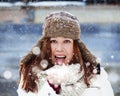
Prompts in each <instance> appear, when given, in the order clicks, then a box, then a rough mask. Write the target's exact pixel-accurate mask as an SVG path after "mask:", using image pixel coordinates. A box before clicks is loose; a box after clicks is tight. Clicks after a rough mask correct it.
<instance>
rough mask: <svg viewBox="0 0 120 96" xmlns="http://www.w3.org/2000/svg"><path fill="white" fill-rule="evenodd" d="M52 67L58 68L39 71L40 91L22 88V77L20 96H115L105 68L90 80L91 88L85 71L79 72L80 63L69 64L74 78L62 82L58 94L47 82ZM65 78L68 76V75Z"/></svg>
mask: <svg viewBox="0 0 120 96" xmlns="http://www.w3.org/2000/svg"><path fill="white" fill-rule="evenodd" d="M52 69H55V70H56V69H57V67H53V68H50V69H48V70H46V71H43V72H40V73H38V77H39V78H40V79H39V81H40V83H39V82H37V85H38V93H32V92H28V93H26V92H25V91H24V90H23V89H22V88H21V86H22V79H21V81H20V84H19V86H18V90H17V93H18V96H114V94H113V89H112V87H111V84H110V82H109V81H108V79H107V78H108V76H107V73H106V72H105V70H104V69H103V68H101V73H100V75H95V76H94V78H92V79H91V81H90V84H91V86H90V88H87V86H86V84H85V83H84V81H83V78H82V77H83V74H84V73H83V72H81V73H78V70H79V64H76V65H69V69H70V71H72V72H73V73H74V74H72V78H69V79H68V80H67V81H65V82H64V83H63V84H61V92H60V94H56V93H55V91H54V90H53V89H52V88H51V87H50V86H49V84H48V82H47V75H48V74H49V73H51V72H53V70H52ZM58 71H60V70H58ZM64 78H67V77H66V76H65V77H64Z"/></svg>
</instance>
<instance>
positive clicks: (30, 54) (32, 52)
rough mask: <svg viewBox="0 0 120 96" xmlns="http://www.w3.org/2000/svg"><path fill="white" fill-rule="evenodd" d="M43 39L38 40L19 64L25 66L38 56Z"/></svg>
mask: <svg viewBox="0 0 120 96" xmlns="http://www.w3.org/2000/svg"><path fill="white" fill-rule="evenodd" d="M42 41H43V38H40V39H39V40H38V41H37V43H36V44H35V45H34V46H33V47H32V49H31V50H30V51H29V52H28V53H27V54H26V55H25V56H24V57H23V58H22V59H21V61H20V62H21V64H27V63H28V62H29V61H30V60H31V59H33V58H35V57H36V56H37V55H39V54H40V50H41V44H42Z"/></svg>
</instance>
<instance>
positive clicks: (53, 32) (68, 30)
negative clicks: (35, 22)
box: [43, 12, 80, 40]
mask: <svg viewBox="0 0 120 96" xmlns="http://www.w3.org/2000/svg"><path fill="white" fill-rule="evenodd" d="M43 36H44V37H57V36H63V37H66V38H71V39H73V40H76V39H79V37H80V25H79V20H78V19H77V18H76V17H75V16H73V15H72V14H70V13H68V12H54V13H50V14H49V15H48V16H47V17H46V18H45V23H44V25H43Z"/></svg>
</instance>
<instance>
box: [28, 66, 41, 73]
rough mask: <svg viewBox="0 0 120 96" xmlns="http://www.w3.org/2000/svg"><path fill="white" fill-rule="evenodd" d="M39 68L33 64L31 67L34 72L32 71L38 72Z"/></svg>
mask: <svg viewBox="0 0 120 96" xmlns="http://www.w3.org/2000/svg"><path fill="white" fill-rule="evenodd" d="M40 71H41V70H40V69H39V68H38V67H37V66H34V67H33V68H32V72H34V73H40ZM29 75H30V73H29Z"/></svg>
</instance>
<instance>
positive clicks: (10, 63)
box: [0, 0, 120, 96]
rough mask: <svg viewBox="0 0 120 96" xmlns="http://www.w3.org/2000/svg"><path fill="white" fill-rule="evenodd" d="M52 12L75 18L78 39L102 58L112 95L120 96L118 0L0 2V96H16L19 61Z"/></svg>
mask: <svg viewBox="0 0 120 96" xmlns="http://www.w3.org/2000/svg"><path fill="white" fill-rule="evenodd" d="M53 11H68V12H70V13H72V14H74V15H75V16H77V17H78V19H79V21H80V23H81V30H82V33H81V39H82V40H83V42H84V43H85V44H86V46H87V47H88V48H89V50H90V51H91V52H92V53H93V54H94V55H96V56H97V57H98V58H100V59H101V66H102V67H104V68H105V70H106V71H107V72H108V79H109V80H110V82H111V84H112V87H113V90H114V93H115V96H120V76H119V74H120V55H119V54H120V43H119V42H120V0H73V1H68V0H66V1H65V0H62V1H59V0H56V1H55V0H45V1H44V0H0V96H17V92H16V89H17V87H18V85H17V82H18V79H19V61H20V59H21V58H22V57H23V56H24V55H25V54H26V53H27V52H28V51H29V50H30V49H31V47H32V46H33V45H34V44H35V42H36V41H37V40H38V38H39V37H40V36H41V33H42V24H43V22H44V19H45V16H46V15H47V14H48V13H49V12H53Z"/></svg>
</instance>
